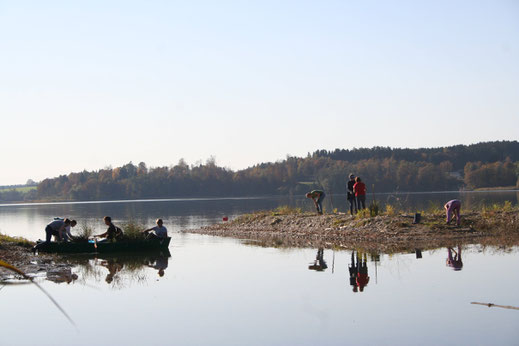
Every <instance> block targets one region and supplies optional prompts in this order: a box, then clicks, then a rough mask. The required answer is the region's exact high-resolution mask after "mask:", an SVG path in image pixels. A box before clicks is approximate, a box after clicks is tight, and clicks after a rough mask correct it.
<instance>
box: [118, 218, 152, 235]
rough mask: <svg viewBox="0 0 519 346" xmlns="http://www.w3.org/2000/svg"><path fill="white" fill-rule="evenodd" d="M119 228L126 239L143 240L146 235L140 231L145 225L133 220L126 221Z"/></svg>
mask: <svg viewBox="0 0 519 346" xmlns="http://www.w3.org/2000/svg"><path fill="white" fill-rule="evenodd" d="M121 228H122V229H123V231H124V237H125V238H126V239H128V240H143V239H144V238H146V235H145V234H144V233H142V231H143V230H145V229H146V227H144V226H143V225H142V224H140V223H138V222H137V221H135V220H129V221H127V222H126V223H124V224H123V226H122V227H121Z"/></svg>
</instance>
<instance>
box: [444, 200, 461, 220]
mask: <svg viewBox="0 0 519 346" xmlns="http://www.w3.org/2000/svg"><path fill="white" fill-rule="evenodd" d="M443 207H444V208H445V213H446V214H447V224H450V223H451V220H452V214H454V215H455V216H456V225H458V226H459V225H460V209H461V202H460V201H459V200H457V199H453V200H451V201H448V202H447V203H445V205H444V206H443Z"/></svg>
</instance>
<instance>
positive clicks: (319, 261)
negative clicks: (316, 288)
mask: <svg viewBox="0 0 519 346" xmlns="http://www.w3.org/2000/svg"><path fill="white" fill-rule="evenodd" d="M323 256H324V249H323V248H320V249H318V250H317V255H316V256H315V261H314V263H313V264H310V265H309V266H308V269H310V270H315V271H318V272H322V271H324V270H325V269H326V268H328V265H327V264H326V261H325V260H324V257H323Z"/></svg>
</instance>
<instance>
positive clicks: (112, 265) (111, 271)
mask: <svg viewBox="0 0 519 346" xmlns="http://www.w3.org/2000/svg"><path fill="white" fill-rule="evenodd" d="M101 265H102V266H103V267H105V268H106V269H108V274H106V278H105V281H106V283H108V284H110V283H112V281H114V277H115V275H116V274H117V273H118V272H120V271H121V270H122V269H123V267H124V265H123V264H121V263H118V262H117V261H115V260H106V261H102V262H101Z"/></svg>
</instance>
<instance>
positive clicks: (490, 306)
mask: <svg viewBox="0 0 519 346" xmlns="http://www.w3.org/2000/svg"><path fill="white" fill-rule="evenodd" d="M470 304H475V305H484V306H488V307H489V308H492V307H496V308H502V309H511V310H519V308H518V307H516V306H510V305H497V304H492V303H478V302H472V303H470Z"/></svg>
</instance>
